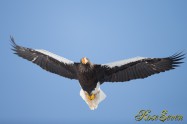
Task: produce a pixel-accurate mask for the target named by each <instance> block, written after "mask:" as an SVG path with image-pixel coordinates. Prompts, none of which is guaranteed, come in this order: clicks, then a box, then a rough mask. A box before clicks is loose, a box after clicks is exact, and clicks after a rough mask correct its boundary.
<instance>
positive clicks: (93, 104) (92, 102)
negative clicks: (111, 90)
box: [80, 82, 106, 110]
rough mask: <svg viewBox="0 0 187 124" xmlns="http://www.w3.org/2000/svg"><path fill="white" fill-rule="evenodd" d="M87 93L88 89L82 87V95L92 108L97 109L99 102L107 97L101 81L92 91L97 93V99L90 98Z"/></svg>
mask: <svg viewBox="0 0 187 124" xmlns="http://www.w3.org/2000/svg"><path fill="white" fill-rule="evenodd" d="M85 93H86V91H84V90H83V89H81V91H80V96H81V97H82V99H83V100H84V101H85V102H86V103H87V104H88V106H89V108H90V109H91V110H94V109H97V107H98V105H99V103H100V102H102V101H103V100H104V99H105V98H106V95H105V93H104V92H103V91H102V90H101V89H100V83H99V82H98V83H97V86H96V88H95V89H94V90H93V91H92V94H95V99H93V100H89V99H88V98H87V97H86V95H85Z"/></svg>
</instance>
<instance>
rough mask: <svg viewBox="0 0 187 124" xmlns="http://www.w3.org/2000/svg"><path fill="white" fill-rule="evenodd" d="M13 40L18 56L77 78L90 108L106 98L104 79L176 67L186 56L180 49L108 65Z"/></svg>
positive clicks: (145, 74)
mask: <svg viewBox="0 0 187 124" xmlns="http://www.w3.org/2000/svg"><path fill="white" fill-rule="evenodd" d="M11 42H12V46H13V49H12V50H13V51H15V54H17V55H18V56H20V57H22V58H24V59H27V60H29V61H31V62H32V63H35V64H37V65H38V66H40V67H41V68H43V69H45V70H46V71H49V72H52V73H55V74H58V75H60V76H63V77H66V78H69V79H76V80H78V81H79V83H80V86H81V88H82V89H81V91H80V96H81V97H82V99H83V100H84V101H85V102H86V103H87V104H88V106H89V107H90V109H91V110H94V109H96V108H97V107H98V105H99V103H100V102H101V101H103V100H104V99H105V97H106V95H105V93H104V92H103V91H102V90H101V89H100V85H101V84H103V83H104V82H125V81H129V80H133V79H139V78H146V77H148V76H151V75H153V74H158V73H160V72H165V71H168V70H171V69H175V67H178V66H179V64H181V63H183V62H181V60H182V59H184V55H185V54H183V53H182V52H180V53H176V54H174V55H172V56H169V57H166V58H145V57H136V58H131V59H127V60H121V61H117V62H112V63H108V64H93V63H91V62H90V60H89V59H88V58H86V57H83V58H82V59H81V60H80V62H73V61H71V60H68V59H66V58H64V57H60V56H58V55H55V54H53V53H50V52H48V51H46V50H42V49H31V48H26V47H22V46H19V45H17V44H16V43H15V41H14V38H13V37H11Z"/></svg>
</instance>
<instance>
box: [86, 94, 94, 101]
mask: <svg viewBox="0 0 187 124" xmlns="http://www.w3.org/2000/svg"><path fill="white" fill-rule="evenodd" d="M87 98H88V99H89V100H94V99H95V95H94V94H92V95H91V96H90V95H87Z"/></svg>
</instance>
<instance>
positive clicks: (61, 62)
mask: <svg viewBox="0 0 187 124" xmlns="http://www.w3.org/2000/svg"><path fill="white" fill-rule="evenodd" d="M11 42H12V46H13V49H12V50H13V51H15V54H17V55H18V56H20V57H22V58H24V59H27V60H29V61H31V62H33V63H35V64H37V65H39V66H40V67H41V68H43V69H45V70H46V71H49V72H52V73H55V74H58V75H60V76H63V77H66V78H70V79H77V74H76V64H75V63H74V62H73V61H70V60H68V59H66V58H63V57H60V56H58V55H55V54H53V53H50V52H48V51H46V50H37V49H31V48H26V47H22V46H19V45H17V44H16V43H15V41H14V39H13V37H11Z"/></svg>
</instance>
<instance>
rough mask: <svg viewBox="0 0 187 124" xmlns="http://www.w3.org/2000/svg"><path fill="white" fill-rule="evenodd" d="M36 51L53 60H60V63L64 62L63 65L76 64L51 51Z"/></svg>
mask: <svg viewBox="0 0 187 124" xmlns="http://www.w3.org/2000/svg"><path fill="white" fill-rule="evenodd" d="M35 51H38V52H40V53H43V54H45V55H47V56H50V57H52V58H54V59H56V60H58V61H60V62H63V63H67V64H73V63H74V62H73V61H71V60H68V59H66V58H64V57H61V56H58V55H56V54H54V53H51V52H49V51H46V50H42V49H41V50H37V49H36V50H35Z"/></svg>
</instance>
